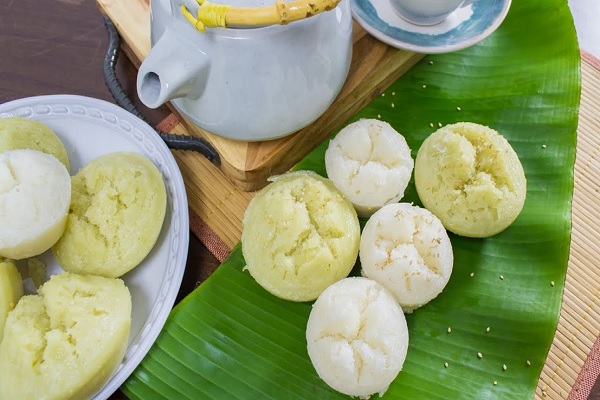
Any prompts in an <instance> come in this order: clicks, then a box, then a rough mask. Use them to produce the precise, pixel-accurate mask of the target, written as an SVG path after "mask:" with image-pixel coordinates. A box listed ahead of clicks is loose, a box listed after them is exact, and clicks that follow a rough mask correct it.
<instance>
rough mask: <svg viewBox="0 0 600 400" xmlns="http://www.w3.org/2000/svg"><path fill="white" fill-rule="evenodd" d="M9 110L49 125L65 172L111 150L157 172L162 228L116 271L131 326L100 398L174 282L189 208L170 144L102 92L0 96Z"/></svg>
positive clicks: (156, 323) (159, 314)
mask: <svg viewBox="0 0 600 400" xmlns="http://www.w3.org/2000/svg"><path fill="white" fill-rule="evenodd" d="M10 116H20V117H25V118H31V119H35V120H38V121H40V122H43V123H44V124H46V125H48V126H49V127H50V128H52V129H53V130H54V132H55V133H56V134H57V135H58V136H59V137H60V138H61V140H62V141H63V143H64V144H65V147H66V149H67V153H68V154H69V158H70V163H71V171H70V172H71V175H74V174H75V173H76V172H77V171H78V170H79V169H80V168H81V167H83V166H84V165H86V164H87V163H88V162H90V161H91V160H93V159H94V158H96V157H99V156H101V155H103V154H106V153H110V152H115V151H132V152H137V153H142V154H144V155H146V156H147V157H148V158H149V159H150V160H152V161H153V162H154V164H156V166H157V167H158V169H159V170H160V171H161V172H162V174H163V179H164V182H165V185H166V188H167V212H166V215H165V220H164V223H163V227H162V231H161V233H160V236H159V238H158V241H157V243H156V245H155V246H154V248H153V249H152V251H151V252H150V254H149V255H148V256H147V257H146V258H145V259H144V260H143V262H142V263H141V264H140V265H138V266H137V267H136V268H135V269H134V270H132V271H131V272H129V273H128V274H126V275H124V276H123V280H124V281H125V283H126V285H127V286H128V287H129V290H130V292H131V296H132V306H133V309H132V321H131V334H130V337H129V347H128V349H127V353H126V355H125V358H124V360H123V363H122V364H121V365H120V366H119V369H118V370H117V371H116V372H115V374H114V375H113V377H112V379H111V380H110V381H109V382H108V383H107V384H106V385H105V386H104V388H103V389H102V390H101V391H100V392H98V393H97V394H96V395H95V396H94V399H96V400H101V399H106V398H108V397H109V396H110V395H111V394H112V393H114V392H115V391H116V390H117V389H118V388H119V386H121V384H122V383H123V382H124V381H125V380H126V379H127V377H128V376H129V375H130V374H131V373H132V372H133V370H134V369H135V368H136V367H137V365H138V364H139V363H140V361H142V359H143V358H144V356H145V355H146V353H147V352H148V350H149V349H150V347H151V346H152V344H153V343H154V341H155V340H156V337H157V336H158V334H159V332H160V331H161V329H162V327H163V325H164V323H165V320H166V319H167V316H168V315H169V312H170V311H171V308H172V307H173V304H174V302H175V298H176V297H177V293H178V291H179V287H180V286H181V281H182V279H183V273H184V271H185V265H186V260H187V252H188V244H189V214H188V206H187V197H186V193H185V186H184V184H183V178H182V176H181V172H180V171H179V168H178V166H177V163H176V162H175V159H174V158H173V155H172V154H171V151H170V150H169V149H168V147H167V146H166V145H165V143H164V142H163V141H162V139H161V138H160V137H159V136H158V134H157V133H156V132H155V131H154V130H153V129H152V128H151V127H150V126H149V125H148V124H146V123H145V122H144V121H142V120H140V119H139V118H137V117H135V116H134V115H132V114H131V113H129V112H127V111H125V110H123V109H122V108H120V107H118V106H116V105H114V104H111V103H108V102H105V101H103V100H97V99H92V98H89V97H82V96H72V95H54V96H39V97H30V98H25V99H20V100H15V101H11V102H8V103H4V104H1V105H0V117H10ZM40 258H41V259H42V260H43V261H44V262H45V263H46V266H47V274H48V275H51V274H56V273H59V272H61V271H62V270H61V268H60V267H59V266H58V264H57V263H56V261H55V260H54V258H53V257H52V253H51V251H47V252H46V253H44V254H43V255H42V256H41V257H40ZM22 272H25V271H23V270H22ZM24 276H26V272H25V275H24ZM25 284H26V289H27V291H28V292H32V291H33V290H34V288H33V284H32V283H31V280H30V279H25Z"/></svg>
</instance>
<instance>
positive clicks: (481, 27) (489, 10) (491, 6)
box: [351, 0, 511, 54]
mask: <svg viewBox="0 0 600 400" xmlns="http://www.w3.org/2000/svg"><path fill="white" fill-rule="evenodd" d="M510 3H511V0H478V1H474V2H473V3H470V4H468V5H464V6H462V7H460V8H458V9H457V10H456V11H455V12H454V13H452V14H450V16H448V18H446V19H445V20H444V21H442V22H440V23H439V24H436V25H431V26H420V25H414V24H411V23H410V22H407V21H405V20H404V19H402V18H401V17H400V16H399V15H398V14H397V13H396V12H395V11H394V9H393V8H392V5H391V4H390V0H351V6H352V15H353V16H354V18H355V19H356V21H357V22H358V23H359V24H360V25H361V26H362V27H363V28H364V29H365V30H366V31H367V32H369V33H370V34H371V35H373V36H374V37H376V38H377V39H379V40H381V41H383V42H385V43H387V44H389V45H390V46H394V47H396V48H399V49H404V50H409V51H413V52H417V53H427V54H433V53H449V52H452V51H457V50H461V49H464V48H466V47H469V46H472V45H474V44H475V43H477V42H479V41H481V40H483V39H484V38H486V37H487V36H489V35H490V34H491V33H492V32H494V31H495V30H496V29H497V28H498V27H499V26H500V24H501V23H502V21H504V18H505V17H506V14H507V13H508V10H509V8H510Z"/></svg>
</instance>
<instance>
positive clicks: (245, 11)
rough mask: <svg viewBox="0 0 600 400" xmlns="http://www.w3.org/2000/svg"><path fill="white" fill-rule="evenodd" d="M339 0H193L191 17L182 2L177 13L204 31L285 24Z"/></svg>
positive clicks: (325, 7)
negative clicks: (256, 1)
mask: <svg viewBox="0 0 600 400" xmlns="http://www.w3.org/2000/svg"><path fill="white" fill-rule="evenodd" d="M340 1H341V0H295V1H290V2H285V1H283V0H276V1H275V3H274V4H273V5H270V6H263V7H234V6H229V5H226V4H215V3H210V2H209V1H207V0H196V2H197V3H198V5H199V7H198V12H197V14H196V15H197V16H194V15H193V14H192V13H191V12H190V11H189V10H188V8H187V7H186V6H185V5H181V13H182V14H183V16H184V17H185V19H187V20H188V21H189V22H190V23H191V24H192V25H193V26H194V28H196V29H197V30H199V31H200V32H205V31H206V28H207V27H208V28H217V27H220V28H226V27H228V26H236V27H246V28H250V27H259V26H266V25H285V24H287V23H290V22H293V21H298V20H301V19H305V18H309V17H312V16H313V15H316V14H319V13H321V12H323V11H329V10H333V9H334V8H335V7H337V5H338V4H339V3H340Z"/></svg>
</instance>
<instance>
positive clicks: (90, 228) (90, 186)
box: [52, 152, 167, 278]
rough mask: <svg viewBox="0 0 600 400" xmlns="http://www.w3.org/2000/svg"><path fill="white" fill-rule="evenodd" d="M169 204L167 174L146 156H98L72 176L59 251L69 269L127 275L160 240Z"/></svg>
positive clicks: (59, 258)
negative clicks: (68, 203) (165, 177)
mask: <svg viewBox="0 0 600 400" xmlns="http://www.w3.org/2000/svg"><path fill="white" fill-rule="evenodd" d="M166 204H167V194H166V189H165V185H164V183H163V179H162V174H161V173H160V171H159V170H158V168H156V166H155V165H154V164H153V163H152V161H150V160H149V159H148V158H146V157H145V156H143V155H141V154H137V153H129V152H115V153H110V154H106V155H103V156H101V157H99V158H96V159H94V160H92V161H91V162H90V163H89V164H88V165H86V166H85V167H84V168H82V169H81V170H80V171H79V172H78V173H77V174H76V175H75V176H74V177H73V179H72V195H71V209H70V210H69V215H68V218H67V227H66V229H65V232H64V234H63V235H62V237H61V238H60V240H59V241H58V242H57V243H56V244H55V245H54V246H53V247H52V251H53V253H54V256H55V257H56V260H57V261H58V263H59V264H60V266H61V267H62V268H63V269H64V270H65V271H69V272H75V273H81V274H93V275H100V276H105V277H109V278H116V277H119V276H122V275H123V274H125V273H127V272H128V271H130V270H131V269H133V268H134V267H136V266H137V265H138V264H139V263H140V262H141V261H142V260H143V259H144V258H145V257H146V256H147V255H148V253H149V252H150V250H151V249H152V247H153V246H154V244H155V243H156V240H157V239H158V236H159V234H160V231H161V228H162V224H163V220H164V217H165V212H166Z"/></svg>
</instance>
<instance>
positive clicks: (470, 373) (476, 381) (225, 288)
mask: <svg viewBox="0 0 600 400" xmlns="http://www.w3.org/2000/svg"><path fill="white" fill-rule="evenodd" d="M579 63H580V55H579V49H578V45H577V40H576V35H575V28H574V25H573V20H572V17H571V14H570V11H569V9H568V6H567V1H566V0H513V3H512V7H511V10H510V12H509V14H508V16H507V18H506V20H505V21H504V22H503V24H502V25H501V26H500V28H499V29H498V30H497V31H496V32H494V33H493V34H492V35H491V36H489V37H488V38H487V39H485V40H483V41H482V42H480V43H478V44H477V45H475V46H473V47H470V48H467V49H465V50H462V51H460V52H455V53H449V54H440V55H434V56H433V55H432V56H427V57H425V58H424V59H423V60H422V61H421V62H420V63H419V64H417V65H416V66H415V67H414V68H412V69H411V70H410V71H409V72H407V73H406V74H405V75H404V76H403V77H401V78H400V79H399V80H398V81H397V82H395V83H394V84H392V85H391V86H390V87H389V88H388V89H387V90H386V91H385V93H384V94H382V95H381V96H379V97H377V98H376V99H374V100H373V101H372V103H370V104H369V105H368V106H367V107H366V108H365V109H363V110H362V111H361V112H359V113H358V114H357V115H356V116H355V117H354V118H353V119H352V120H356V119H358V118H379V119H382V120H385V121H388V122H389V123H391V124H392V125H393V126H394V127H395V128H396V129H397V130H398V131H399V132H400V133H402V134H403V135H404V136H405V137H406V138H407V141H408V143H409V145H410V146H411V149H412V151H413V156H416V152H417V150H418V148H419V146H420V144H421V142H422V141H423V140H424V139H425V138H426V137H427V136H428V135H429V134H431V133H432V132H433V131H434V130H435V129H437V127H438V125H439V124H448V123H453V122H458V121H472V122H477V123H481V124H484V125H488V126H490V127H492V128H494V129H496V130H498V131H499V132H500V133H502V134H503V135H504V136H505V137H506V138H507V139H508V140H509V142H510V143H511V144H512V145H513V147H514V148H515V150H516V152H517V153H518V155H519V157H520V159H521V161H522V163H523V167H524V169H525V173H526V176H527V180H528V190H527V200H526V203H525V206H524V209H523V211H522V213H521V214H520V215H519V217H518V218H517V220H516V221H515V222H514V223H513V224H512V225H511V226H510V227H509V228H508V229H506V230H505V231H504V232H502V233H500V234H498V235H496V236H494V237H491V238H487V239H468V238H464V237H458V236H454V235H451V241H452V245H453V249H454V255H455V265H454V271H453V274H452V277H451V279H450V282H449V284H448V286H447V287H446V289H445V290H444V291H443V293H442V294H441V295H440V296H438V298H436V299H435V300H434V301H432V302H431V303H429V304H427V305H426V306H424V307H422V308H420V309H418V310H416V311H415V312H413V313H412V314H410V315H408V316H407V323H408V326H409V334H410V345H409V351H408V356H407V358H406V362H405V364H404V368H403V371H402V372H401V373H400V374H399V375H398V377H397V378H396V380H395V381H394V382H393V383H392V385H391V386H390V388H389V390H388V391H387V392H386V393H385V394H384V395H383V398H384V399H385V398H387V399H438V398H439V399H441V398H444V399H448V398H450V399H460V398H464V399H491V398H499V399H528V398H532V397H533V394H534V391H535V388H536V385H537V382H538V379H539V376H540V373H541V370H542V367H543V366H544V363H545V360H546V357H547V354H548V351H549V348H550V345H551V343H552V340H553V337H554V334H555V332H556V327H557V323H558V316H559V311H560V305H561V301H562V293H563V288H564V282H565V276H566V270H567V261H568V256H569V245H570V229H571V220H570V215H571V213H570V211H571V199H572V193H573V165H574V159H575V147H576V127H577V116H578V109H579V96H580V71H579V66H580V64H579ZM348 122H351V121H348ZM326 147H327V143H323V144H322V145H321V146H320V147H318V148H317V149H316V150H314V151H313V152H312V153H311V154H309V155H308V156H307V157H306V158H305V159H304V160H303V161H302V162H301V163H300V164H299V165H298V166H297V169H311V170H314V171H316V172H318V173H320V174H322V175H325V174H326V173H325V167H324V161H323V158H324V152H325V149H326ZM403 201H406V202H413V203H415V204H420V201H419V198H418V196H417V193H416V190H415V188H414V184H413V183H412V182H411V184H410V185H409V188H408V189H407V191H406V195H405V197H404V199H403ZM363 222H364V221H363ZM244 265H245V263H244V260H243V256H242V252H241V247H240V245H238V246H236V247H235V248H234V249H233V251H232V253H231V254H230V256H229V257H228V258H227V260H226V261H225V262H224V263H223V264H222V265H221V266H220V267H219V268H218V269H217V271H216V272H215V273H214V274H213V275H212V276H211V277H210V278H209V279H208V280H206V281H205V282H204V283H202V284H201V285H200V286H199V287H198V288H197V289H196V290H195V291H193V292H192V293H191V294H190V295H188V296H187V297H186V298H185V299H184V300H183V301H181V302H180V303H179V304H178V305H177V306H176V307H175V308H174V309H173V311H172V313H171V315H170V317H169V319H168V321H167V323H166V325H165V327H164V329H163V331H162V332H161V334H160V335H159V337H158V340H157V341H156V343H155V344H154V346H153V347H152V349H151V350H150V352H149V353H148V355H147V357H146V358H145V359H144V360H143V361H142V363H141V364H140V365H139V367H138V368H137V369H136V370H135V371H134V373H133V374H132V376H131V377H130V378H129V379H128V380H127V381H126V383H125V384H124V386H123V387H122V390H123V391H124V392H125V394H126V395H127V396H128V397H130V398H131V399H154V398H170V399H183V398H190V399H209V398H211V399H254V398H260V399H278V400H281V399H343V398H347V397H346V396H343V395H341V394H339V393H337V392H335V391H333V390H331V389H330V388H328V386H327V385H326V384H325V383H323V382H322V381H321V380H320V379H319V377H318V376H317V374H316V372H315V370H314V368H313V367H312V365H311V363H310V360H309V358H308V355H307V351H306V339H305V326H306V321H307V318H308V315H309V312H310V309H311V304H310V303H293V302H288V301H284V300H280V299H278V298H275V297H274V296H272V295H270V294H268V293H267V292H266V291H264V290H263V289H262V288H261V287H260V286H259V285H258V284H257V283H256V282H255V281H254V280H253V279H252V278H251V277H250V275H249V274H248V273H247V272H244V271H242V268H243V267H244ZM357 269H358V268H356V269H355V270H354V271H353V273H354V274H356V273H357ZM448 328H451V329H450V330H449V329H448ZM449 331H450V332H449ZM478 353H479V354H478ZM445 363H447V366H446V364H445Z"/></svg>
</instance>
